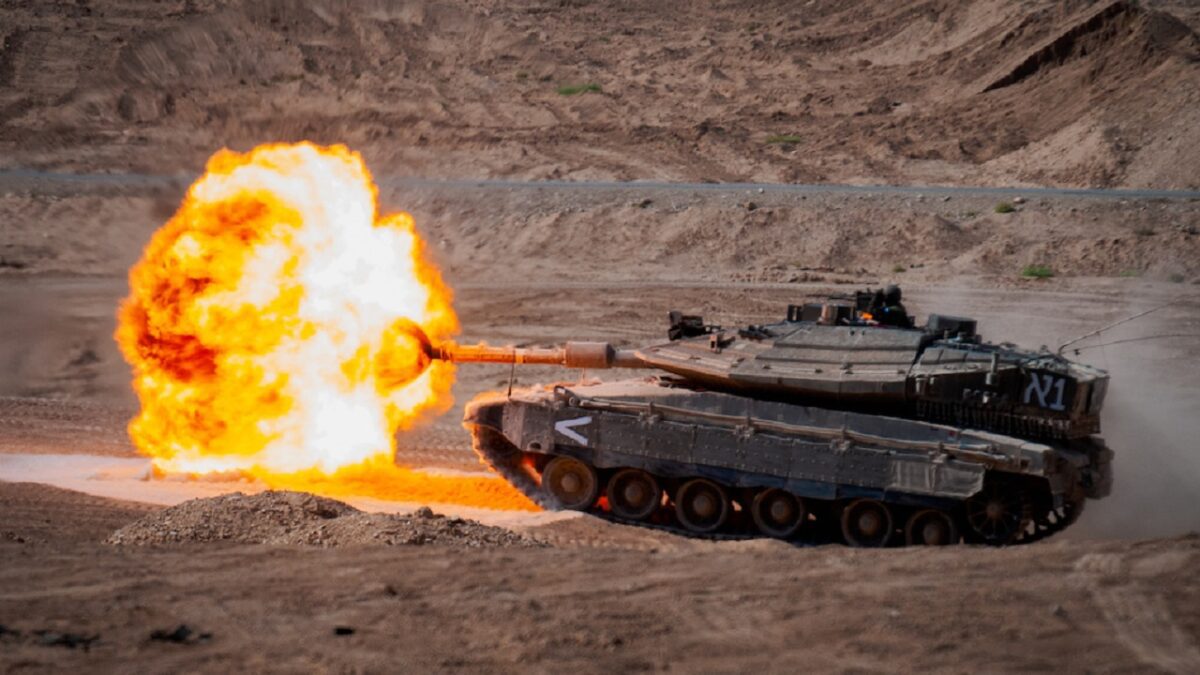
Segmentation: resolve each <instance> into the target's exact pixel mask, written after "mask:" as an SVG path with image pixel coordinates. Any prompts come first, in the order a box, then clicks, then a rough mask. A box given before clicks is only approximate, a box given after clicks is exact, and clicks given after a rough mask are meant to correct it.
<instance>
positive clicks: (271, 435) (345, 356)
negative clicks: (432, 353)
mask: <svg viewBox="0 0 1200 675" xmlns="http://www.w3.org/2000/svg"><path fill="white" fill-rule="evenodd" d="M376 197H377V195H376V189H375V186H374V183H373V182H372V180H371V177H370V174H369V173H368V172H367V169H366V166H365V165H364V164H363V161H362V158H361V157H360V156H359V155H358V154H357V153H354V152H351V151H350V150H349V149H347V148H345V147H344V146H333V147H318V146H315V145H312V144H310V143H302V144H298V145H283V144H278V145H264V146H260V147H258V148H256V149H254V150H253V151H251V152H249V153H246V154H238V153H235V152H231V151H221V152H219V153H217V154H216V155H214V156H213V157H212V158H211V159H210V160H209V162H208V166H207V171H206V173H205V175H204V176H202V177H201V178H200V179H199V180H198V181H197V182H196V183H194V184H193V185H192V186H191V188H190V189H189V190H188V193H187V196H186V198H185V199H184V201H183V204H182V206H181V207H180V209H179V211H178V212H177V213H176V214H175V216H174V217H172V218H171V220H170V221H168V222H167V224H166V225H164V226H163V227H162V228H161V229H159V231H158V232H156V233H155V234H154V237H153V238H152V239H151V241H150V243H149V245H148V246H147V247H146V250H145V252H144V253H143V256H142V259H141V260H140V261H139V262H138V263H137V265H135V266H134V268H133V269H132V270H131V271H130V274H129V283H130V289H131V293H130V296H129V298H128V299H127V300H126V301H125V303H124V305H123V306H122V308H121V311H120V315H119V324H118V328H117V333H116V338H117V341H118V343H119V344H120V347H121V351H122V353H123V354H124V355H125V358H126V359H127V360H128V361H129V362H130V363H131V364H132V365H133V370H134V382H133V386H134V389H135V391H136V392H137V395H138V398H139V399H140V401H141V404H142V409H141V413H140V414H139V415H138V416H137V418H136V419H134V420H133V422H132V423H131V424H130V427H129V432H130V436H131V437H132V439H133V442H134V444H135V445H136V446H137V447H138V449H139V450H140V451H141V452H143V453H144V454H146V455H149V456H150V457H152V458H153V459H154V462H155V466H156V467H157V468H158V469H159V470H161V471H167V472H184V473H209V472H224V471H240V472H245V473H248V474H250V475H253V476H255V477H257V478H260V479H262V480H263V481H264V482H266V483H267V484H268V485H271V486H272V487H305V486H308V487H312V486H322V485H323V486H325V488H326V489H325V491H330V490H331V489H332V486H333V485H336V484H337V483H338V482H339V480H341V479H342V478H345V477H348V476H353V477H354V482H356V483H358V484H362V483H364V482H367V483H370V482H374V483H376V487H375V489H374V490H372V492H374V493H375V494H376V495H378V494H388V495H390V496H392V497H394V498H414V499H418V498H419V499H422V500H423V501H453V502H457V503H470V504H472V505H479V506H498V507H502V508H533V507H532V505H531V504H530V503H529V502H528V500H526V499H524V497H522V496H520V495H519V494H518V493H516V492H515V491H513V490H512V489H511V488H508V486H507V485H506V484H503V483H502V481H499V479H492V478H483V479H454V478H451V477H446V476H431V475H425V474H416V475H415V476H414V475H412V474H413V473H414V472H411V471H407V473H406V470H400V469H398V468H397V467H395V466H394V464H393V463H392V457H393V454H394V450H395V448H394V444H395V433H396V431H397V430H398V429H404V428H408V427H410V426H411V425H412V424H413V423H415V422H416V421H417V420H418V419H420V418H421V417H422V415H423V414H436V413H440V412H445V410H447V409H448V408H449V407H450V405H451V404H452V398H451V394H450V386H451V384H452V383H453V377H454V369H453V365H451V364H449V363H445V362H442V361H435V362H431V361H430V359H429V358H428V356H427V355H426V354H425V352H424V350H423V349H422V341H423V340H427V339H431V340H434V341H438V342H440V341H443V340H445V339H447V338H449V337H450V336H451V335H453V334H454V333H455V332H456V331H457V330H458V320H457V318H456V316H455V314H454V310H453V308H452V307H451V292H450V290H449V288H448V287H447V286H446V285H445V283H443V281H442V278H441V274H440V273H439V271H438V270H437V268H436V267H434V266H433V265H432V264H431V263H430V262H429V261H428V260H426V258H425V256H424V254H423V244H422V242H421V240H420V238H419V236H418V235H417V233H416V230H415V227H414V224H413V219H412V217H411V216H409V215H408V214H407V213H395V214H390V215H385V216H379V215H378V212H377V207H376ZM422 475H424V476H426V477H427V478H428V480H427V481H426V480H424V479H422V478H420V476H422ZM339 477H340V478H339ZM455 480H468V481H469V480H475V481H476V482H479V481H492V482H493V483H499V484H502V485H504V488H496V489H493V488H494V486H493V485H492V484H491V483H487V484H486V485H485V484H483V483H479V485H477V486H476V487H478V488H480V489H479V490H478V491H476V492H471V491H464V490H462V489H461V488H462V487H463V486H462V484H461V482H454V481H455ZM450 482H454V485H453V486H451V485H450V484H449V483H450ZM396 488H400V489H396ZM418 488H419V489H418ZM439 495H440V496H443V497H445V498H443V499H439ZM472 495H474V496H472Z"/></svg>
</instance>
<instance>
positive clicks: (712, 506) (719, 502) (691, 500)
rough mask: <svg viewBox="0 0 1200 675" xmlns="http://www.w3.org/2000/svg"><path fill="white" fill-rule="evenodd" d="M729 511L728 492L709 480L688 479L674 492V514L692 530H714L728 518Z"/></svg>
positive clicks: (699, 531) (702, 531)
mask: <svg viewBox="0 0 1200 675" xmlns="http://www.w3.org/2000/svg"><path fill="white" fill-rule="evenodd" d="M729 511H730V506H729V494H728V493H727V492H726V491H725V488H723V487H721V486H720V485H717V484H716V483H714V482H712V481H711V480H706V479H704V478H696V479H694V480H690V481H688V482H686V483H684V484H683V485H682V486H680V488H679V490H678V491H677V492H676V493H675V515H676V516H678V517H679V522H680V523H683V526H684V527H686V528H687V529H689V530H691V531H692V532H698V533H701V534H705V533H708V532H716V531H717V530H719V529H721V526H722V525H724V524H725V521H726V520H728V519H729Z"/></svg>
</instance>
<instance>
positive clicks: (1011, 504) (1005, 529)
mask: <svg viewBox="0 0 1200 675" xmlns="http://www.w3.org/2000/svg"><path fill="white" fill-rule="evenodd" d="M966 511H967V526H968V527H969V528H970V529H969V531H968V534H969V535H970V538H971V539H973V540H975V541H979V542H982V543H985V544H990V545H992V546H1003V545H1005V544H1011V543H1014V542H1015V541H1016V540H1017V538H1018V537H1020V536H1021V533H1022V532H1024V531H1025V528H1027V527H1028V526H1029V521H1030V518H1031V516H1030V513H1031V506H1030V504H1029V501H1028V500H1027V499H1026V498H1025V493H1024V491H1023V490H1021V488H1020V487H1019V486H1017V485H1014V484H1011V483H1004V482H999V481H997V482H992V483H987V484H986V485H985V486H984V488H983V490H981V491H980V492H979V493H978V494H976V495H973V496H972V497H971V498H970V499H968V500H967V503H966Z"/></svg>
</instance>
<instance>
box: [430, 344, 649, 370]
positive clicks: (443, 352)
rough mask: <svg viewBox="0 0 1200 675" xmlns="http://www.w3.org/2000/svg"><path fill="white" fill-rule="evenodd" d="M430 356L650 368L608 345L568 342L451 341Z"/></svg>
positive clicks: (629, 352) (434, 348)
mask: <svg viewBox="0 0 1200 675" xmlns="http://www.w3.org/2000/svg"><path fill="white" fill-rule="evenodd" d="M430 356H431V357H433V358H435V359H440V360H442V361H450V362H452V363H519V364H545V365H552V366H566V367H567V368H591V369H596V368H648V367H650V366H648V365H646V363H644V362H643V361H642V359H641V358H639V357H638V355H637V353H636V352H634V351H633V350H630V349H616V348H614V347H613V346H612V345H610V344H609V343H607V342H568V343H566V344H565V345H563V346H561V347H489V346H487V345H482V344H479V345H460V344H454V343H453V342H447V343H443V344H440V345H436V346H431V347H430Z"/></svg>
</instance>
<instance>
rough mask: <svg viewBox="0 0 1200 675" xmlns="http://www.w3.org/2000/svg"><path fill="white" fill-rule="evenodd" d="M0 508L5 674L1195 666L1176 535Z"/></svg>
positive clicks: (1195, 628) (1199, 552) (71, 506)
mask: <svg viewBox="0 0 1200 675" xmlns="http://www.w3.org/2000/svg"><path fill="white" fill-rule="evenodd" d="M0 506H2V507H3V514H4V517H3V522H2V524H0V560H3V565H0V598H2V599H3V607H4V619H3V621H4V626H5V629H4V630H3V631H0V666H3V667H4V668H5V669H6V670H10V671H13V672H31V671H32V672H38V671H45V670H55V671H61V670H66V669H80V668H83V669H87V670H106V671H111V670H116V669H124V668H128V667H130V665H131V664H137V666H138V668H139V669H141V670H150V671H170V670H180V669H184V670H190V671H196V670H200V671H209V672H219V671H228V670H230V669H238V670H245V669H250V670H258V671H295V670H335V671H339V672H341V671H393V670H397V669H404V670H416V671H422V672H430V671H439V672H440V671H457V672H463V671H466V672H518V671H519V672H528V671H529V670H535V671H544V672H562V671H564V670H570V671H573V672H588V673H591V672H597V673H598V672H612V671H613V670H621V671H633V670H639V671H650V670H655V671H657V670H669V671H676V672H697V671H705V672H748V671H757V672H795V671H796V669H797V668H802V669H804V670H810V671H827V672H877V671H885V670H886V671H892V670H906V671H937V672H962V671H964V670H966V671H976V670H985V671H994V670H1010V671H1026V672H1027V671H1030V670H1060V669H1063V668H1065V669H1067V670H1070V671H1075V672H1085V671H1087V672H1112V673H1119V672H1147V671H1163V672H1179V673H1185V672H1195V670H1196V669H1197V668H1198V667H1200V650H1198V649H1197V642H1196V638H1197V636H1198V635H1200V612H1198V611H1197V608H1200V584H1198V583H1197V581H1196V579H1195V575H1194V574H1193V570H1194V569H1195V566H1196V564H1197V563H1198V562H1200V541H1198V540H1197V539H1196V538H1195V536H1189V537H1183V538H1176V539H1168V540H1159V541H1144V542H1136V543H1131V542H1101V541H1089V542H1074V541H1066V540H1060V541H1048V542H1043V543H1040V544H1036V545H1032V546H1027V547H1019V548H1014V549H1007V550H992V549H974V548H954V549H938V550H918V549H907V550H885V551H868V550H855V549H847V548H844V547H840V546H827V547H818V548H806V549H796V548H791V547H789V546H787V545H784V544H781V543H778V542H768V541H753V542H728V543H709V542H697V541H692V540H683V539H679V538H677V537H673V536H670V535H661V534H658V533H648V532H643V531H640V530H634V531H633V532H634V534H633V535H629V534H628V533H627V532H625V531H628V530H629V529H630V528H623V527H620V526H614V525H608V524H605V523H600V522H596V521H593V520H592V519H591V518H587V517H580V518H577V519H576V520H574V521H569V522H565V523H559V524H555V525H549V526H546V527H544V528H540V529H539V528H534V529H532V530H530V531H528V533H527V534H528V535H529V536H531V537H533V538H536V539H540V540H541V541H543V542H545V543H548V544H550V545H551V546H550V547H549V548H535V549H528V548H501V549H494V548H492V549H468V548H454V547H441V546H398V547H383V546H351V547H342V548H328V549H322V548H314V547H300V546H261V545H236V544H205V545H178V546H168V547H157V548H151V549H141V548H139V549H136V550H130V549H128V548H114V547H112V546H108V545H105V544H102V543H100V542H101V541H102V540H103V539H104V538H105V537H107V536H108V534H109V533H110V532H111V531H112V530H113V529H115V528H116V527H118V526H120V525H123V524H125V523H128V522H130V521H133V520H134V519H136V518H138V517H140V516H142V515H144V514H145V513H146V508H147V507H145V506H141V505H138V504H131V503H128V502H120V501H114V500H105V499H99V498H94V497H87V496H84V495H80V494H78V493H73V492H66V491H60V490H54V489H49V488H46V487H44V486H40V485H30V484H24V483H8V484H0ZM613 528H616V529H619V530H621V531H622V533H621V534H622V535H623V536H609V535H611V534H612V533H610V532H608V531H607V530H610V529H613ZM233 570H236V574H234V573H231V572H232V571H233ZM180 625H184V626H187V628H188V629H189V630H190V631H191V633H190V635H188V636H186V637H185V638H184V639H182V641H179V642H172V641H170V640H167V639H163V635H164V634H166V635H170V634H172V633H176V631H177V629H178V627H179V626H180ZM156 633H157V634H158V635H159V638H158V639H155V638H153V637H152V636H153V635H155V634H156ZM339 633H343V634H339ZM176 634H177V635H178V633H176ZM63 642H68V643H73V644H76V645H77V646H75V647H69V646H65V645H64V644H62V643H63ZM85 645H86V646H85Z"/></svg>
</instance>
